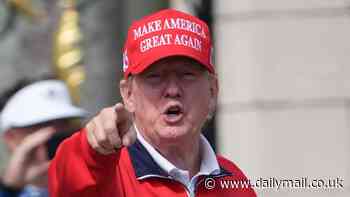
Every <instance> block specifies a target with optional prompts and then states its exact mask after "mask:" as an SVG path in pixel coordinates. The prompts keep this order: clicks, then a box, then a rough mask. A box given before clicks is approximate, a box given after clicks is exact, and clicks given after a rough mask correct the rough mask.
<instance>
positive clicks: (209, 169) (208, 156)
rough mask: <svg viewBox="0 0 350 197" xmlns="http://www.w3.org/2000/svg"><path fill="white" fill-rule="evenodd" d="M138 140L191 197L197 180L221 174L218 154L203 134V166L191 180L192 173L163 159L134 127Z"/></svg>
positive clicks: (201, 145) (201, 150) (201, 136)
mask: <svg viewBox="0 0 350 197" xmlns="http://www.w3.org/2000/svg"><path fill="white" fill-rule="evenodd" d="M134 127H135V130H136V133H137V139H138V140H139V141H140V143H141V144H142V145H143V146H144V147H145V148H146V150H147V151H148V152H149V153H150V155H151V157H152V158H153V160H154V161H155V162H156V163H157V164H158V165H159V166H160V167H161V168H162V169H163V170H164V171H165V172H167V173H168V174H169V175H170V176H171V177H172V178H173V179H175V180H177V181H179V182H181V183H182V184H183V185H185V186H186V188H187V190H188V191H189V192H190V194H191V196H192V195H194V190H195V185H196V182H197V179H198V177H199V176H201V175H213V174H218V173H220V167H219V164H218V161H217V159H216V154H215V152H214V150H213V149H212V148H211V146H210V144H209V142H208V140H207V139H206V138H205V137H204V136H203V135H202V134H201V135H200V149H199V150H200V155H201V158H202V160H201V166H200V169H199V172H198V173H197V174H196V175H194V176H193V177H192V178H191V179H190V173H189V171H188V170H182V169H180V168H178V167H176V166H175V165H174V164H172V163H171V162H170V161H169V160H167V159H166V158H165V157H163V156H162V155H161V154H160V153H159V152H158V151H157V150H156V149H155V148H154V147H153V146H152V145H151V144H150V143H148V142H147V141H146V140H145V139H144V138H143V136H142V134H141V133H140V132H139V130H138V129H137V127H136V125H134Z"/></svg>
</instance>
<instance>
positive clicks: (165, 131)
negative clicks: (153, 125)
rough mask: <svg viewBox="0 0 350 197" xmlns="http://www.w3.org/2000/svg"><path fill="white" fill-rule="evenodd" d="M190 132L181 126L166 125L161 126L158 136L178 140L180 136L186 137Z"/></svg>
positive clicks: (167, 139) (163, 138)
mask: <svg viewBox="0 0 350 197" xmlns="http://www.w3.org/2000/svg"><path fill="white" fill-rule="evenodd" d="M189 134H190V132H189V130H188V129H186V128H184V127H182V126H167V127H165V128H162V129H161V131H160V133H159V136H160V137H161V138H162V140H165V141H174V142H176V141H179V140H181V139H182V138H187V137H188V136H189Z"/></svg>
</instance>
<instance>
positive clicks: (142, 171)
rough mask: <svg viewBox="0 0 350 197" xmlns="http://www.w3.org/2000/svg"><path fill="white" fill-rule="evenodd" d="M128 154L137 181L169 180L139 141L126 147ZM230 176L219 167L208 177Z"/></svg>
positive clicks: (229, 173)
mask: <svg viewBox="0 0 350 197" xmlns="http://www.w3.org/2000/svg"><path fill="white" fill-rule="evenodd" d="M128 152H129V155H130V159H131V163H132V165H133V167H134V171H135V175H136V178H137V179H139V180H142V179H146V178H151V177H159V178H171V177H170V175H169V174H168V173H167V172H165V171H164V170H163V169H162V168H161V167H160V166H159V165H158V164H157V163H156V162H155V161H154V160H153V158H152V156H151V155H150V154H149V152H148V151H147V150H146V148H145V147H144V146H143V145H142V144H141V142H140V141H139V140H136V142H135V143H134V144H133V145H131V146H129V147H128ZM231 175H232V173H231V172H229V171H227V170H226V169H224V168H223V167H222V166H220V172H219V173H218V174H215V175H210V176H211V177H222V176H231Z"/></svg>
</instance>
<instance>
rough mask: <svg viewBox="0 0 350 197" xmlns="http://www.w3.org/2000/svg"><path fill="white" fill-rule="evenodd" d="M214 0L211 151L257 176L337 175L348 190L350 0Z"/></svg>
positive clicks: (336, 192)
mask: <svg viewBox="0 0 350 197" xmlns="http://www.w3.org/2000/svg"><path fill="white" fill-rule="evenodd" d="M213 2H214V5H215V6H214V7H215V10H214V13H215V17H214V18H215V43H216V64H217V67H218V69H219V77H220V86H221V90H220V91H221V92H220V102H219V103H220V104H219V111H218V112H219V113H218V119H217V120H218V130H217V131H218V145H219V151H220V152H221V153H222V154H224V155H226V156H227V157H229V158H230V159H232V160H234V161H235V162H236V163H238V165H239V166H240V167H241V168H242V169H243V170H244V171H245V172H246V174H247V175H248V176H249V177H250V178H252V179H256V178H259V177H265V178H268V177H277V178H278V177H279V178H291V179H293V178H294V179H297V178H299V177H309V179H313V178H337V177H340V178H342V179H344V184H345V188H344V189H333V190H323V189H317V190H312V191H311V190H307V189H284V190H280V191H275V190H269V189H265V190H261V189H260V190H259V189H257V192H258V194H260V196H272V197H274V196H279V197H284V196H288V197H289V196H296V197H306V196H307V197H313V196H337V197H345V196H349V194H350V187H349V186H350V184H349V181H350V111H349V109H350V105H349V104H350V102H349V101H350V66H349V65H348V64H350V42H349V35H350V10H349V9H348V7H349V6H350V1H346V0H294V1H291V0H289V1H286V0H283V1H282V0H264V1H261V0H218V1H213Z"/></svg>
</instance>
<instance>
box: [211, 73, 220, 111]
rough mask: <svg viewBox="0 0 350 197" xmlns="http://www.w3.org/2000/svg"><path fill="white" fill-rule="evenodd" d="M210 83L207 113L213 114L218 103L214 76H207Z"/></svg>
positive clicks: (217, 91)
mask: <svg viewBox="0 0 350 197" xmlns="http://www.w3.org/2000/svg"><path fill="white" fill-rule="evenodd" d="M209 77H210V79H209V83H210V90H209V91H210V103H209V111H210V112H211V113H214V112H215V110H216V105H217V102H218V94H219V83H218V79H217V77H216V76H209Z"/></svg>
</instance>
